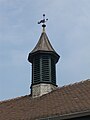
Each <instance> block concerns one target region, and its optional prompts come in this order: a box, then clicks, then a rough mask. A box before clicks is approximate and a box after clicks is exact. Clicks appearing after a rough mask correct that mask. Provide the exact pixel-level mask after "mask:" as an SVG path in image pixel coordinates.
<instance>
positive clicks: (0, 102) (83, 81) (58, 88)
mask: <svg viewBox="0 0 90 120" xmlns="http://www.w3.org/2000/svg"><path fill="white" fill-rule="evenodd" d="M87 81H89V82H90V79H87V80H82V81H80V82H76V83H72V84H69V85H64V86H61V87H57V88H56V89H55V90H53V91H51V92H49V93H47V94H44V95H42V96H39V97H37V98H33V99H34V100H35V99H40V98H42V97H44V96H46V95H48V94H51V93H53V92H55V91H57V90H60V89H62V88H66V87H69V86H73V85H76V84H77V85H79V84H81V83H82V84H83V83H85V82H87ZM28 96H30V95H25V96H20V97H16V98H11V99H8V100H3V101H0V104H2V103H5V102H9V101H11V100H13V101H14V100H18V99H22V98H25V97H28Z"/></svg>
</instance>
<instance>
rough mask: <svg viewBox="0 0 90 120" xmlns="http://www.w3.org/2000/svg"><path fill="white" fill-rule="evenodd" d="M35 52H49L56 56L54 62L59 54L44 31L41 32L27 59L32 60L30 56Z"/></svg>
mask: <svg viewBox="0 0 90 120" xmlns="http://www.w3.org/2000/svg"><path fill="white" fill-rule="evenodd" d="M36 53H50V54H53V55H54V56H55V57H56V62H58V60H59V57H60V56H59V55H58V54H57V53H56V51H55V50H54V48H53V47H52V45H51V43H50V41H49V39H48V36H47V34H46V32H42V34H41V36H40V38H39V41H38V43H37V44H36V46H35V47H34V49H33V50H32V51H31V52H30V53H29V56H28V60H29V62H32V56H33V55H34V54H36Z"/></svg>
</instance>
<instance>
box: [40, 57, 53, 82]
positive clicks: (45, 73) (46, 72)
mask: <svg viewBox="0 0 90 120" xmlns="http://www.w3.org/2000/svg"><path fill="white" fill-rule="evenodd" d="M49 60H50V57H49V56H42V81H43V82H50V69H51V68H50V63H49Z"/></svg>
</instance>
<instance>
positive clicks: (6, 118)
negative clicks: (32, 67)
mask: <svg viewBox="0 0 90 120" xmlns="http://www.w3.org/2000/svg"><path fill="white" fill-rule="evenodd" d="M84 112H89V114H90V80H86V81H84V82H80V83H75V84H73V85H68V86H64V87H61V88H57V89H56V90H54V91H52V92H50V93H48V94H46V95H43V96H41V97H38V98H32V97H31V96H29V95H27V96H24V97H20V98H16V99H12V100H8V101H3V102H0V120H35V119H38V118H44V117H50V116H57V115H59V116H62V115H63V116H64V115H71V114H75V113H84Z"/></svg>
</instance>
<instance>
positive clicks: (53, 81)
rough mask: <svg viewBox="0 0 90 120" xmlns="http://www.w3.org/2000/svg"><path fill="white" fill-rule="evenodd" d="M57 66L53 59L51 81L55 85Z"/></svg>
mask: <svg viewBox="0 0 90 120" xmlns="http://www.w3.org/2000/svg"><path fill="white" fill-rule="evenodd" d="M55 67H56V65H55V62H54V60H53V59H52V60H51V78H52V79H51V80H52V83H53V84H56V68H55Z"/></svg>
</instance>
